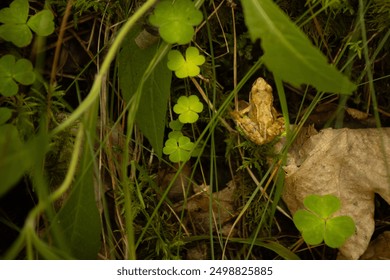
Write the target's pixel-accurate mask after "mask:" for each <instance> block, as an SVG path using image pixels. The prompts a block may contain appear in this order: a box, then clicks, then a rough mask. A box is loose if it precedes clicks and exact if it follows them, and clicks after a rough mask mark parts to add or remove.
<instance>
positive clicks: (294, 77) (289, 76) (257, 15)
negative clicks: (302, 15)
mask: <svg viewBox="0 0 390 280" xmlns="http://www.w3.org/2000/svg"><path fill="white" fill-rule="evenodd" d="M242 5H243V7H244V15H245V22H246V25H247V26H248V29H249V32H250V35H251V38H252V40H255V39H259V38H260V39H261V46H262V48H263V50H264V56H263V59H264V63H265V65H266V66H267V67H268V68H269V70H271V71H272V72H273V73H274V75H275V76H278V77H279V78H280V79H282V80H284V81H286V82H289V83H291V84H293V85H296V86H299V85H301V84H309V85H312V86H314V87H315V88H317V89H318V90H319V91H325V92H334V93H342V94H350V93H351V92H352V91H354V90H355V89H356V85H354V84H353V83H352V82H350V81H349V80H348V78H347V77H345V76H343V75H342V74H341V73H340V72H339V71H338V70H337V69H336V68H335V67H334V66H333V65H330V64H328V63H327V59H326V57H325V56H324V55H323V54H322V53H321V52H320V51H319V50H318V49H317V48H316V47H314V46H313V45H312V43H311V42H310V40H309V39H308V38H307V37H306V35H305V34H304V33H303V32H302V31H301V30H300V29H299V28H298V27H297V26H296V25H295V24H294V23H293V22H292V21H291V20H290V19H289V18H288V16H287V15H286V14H285V13H284V12H283V11H282V10H281V9H280V8H279V7H278V6H277V5H276V4H275V3H274V2H273V1H271V0H261V1H260V0H243V1H242Z"/></svg>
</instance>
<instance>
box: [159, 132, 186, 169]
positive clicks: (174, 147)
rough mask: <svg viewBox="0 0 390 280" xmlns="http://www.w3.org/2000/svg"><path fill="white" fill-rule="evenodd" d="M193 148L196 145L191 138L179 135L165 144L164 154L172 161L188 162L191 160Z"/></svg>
mask: <svg viewBox="0 0 390 280" xmlns="http://www.w3.org/2000/svg"><path fill="white" fill-rule="evenodd" d="M180 133H181V132H180ZM171 136H172V135H171ZM193 148H194V143H193V142H191V140H190V138H188V137H186V136H179V135H178V134H177V135H175V136H172V138H169V139H168V140H167V141H166V142H165V146H164V148H163V153H164V154H166V155H169V160H170V161H172V162H181V161H187V160H188V159H189V158H190V156H191V154H190V151H191V150H192V149H193Z"/></svg>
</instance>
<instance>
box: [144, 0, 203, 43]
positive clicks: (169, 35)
mask: <svg viewBox="0 0 390 280" xmlns="http://www.w3.org/2000/svg"><path fill="white" fill-rule="evenodd" d="M202 19H203V15H202V13H201V12H200V11H199V10H197V9H196V8H195V5H194V3H193V2H192V1H191V0H176V1H175V2H173V3H172V1H170V0H164V1H161V2H159V3H158V4H157V5H156V7H155V9H154V12H153V14H152V15H151V16H150V17H149V21H150V23H151V24H152V25H153V26H156V27H158V28H159V33H160V36H161V38H163V39H164V41H166V42H167V43H170V44H174V43H178V44H181V45H184V44H188V43H189V42H191V39H192V37H193V35H194V28H193V26H195V25H198V24H199V23H200V22H201V21H202Z"/></svg>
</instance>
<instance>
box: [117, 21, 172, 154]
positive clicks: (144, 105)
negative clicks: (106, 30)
mask: <svg viewBox="0 0 390 280" xmlns="http://www.w3.org/2000/svg"><path fill="white" fill-rule="evenodd" d="M139 32H140V29H139V28H134V30H133V31H132V32H130V33H129V34H128V36H127V38H126V39H125V41H124V43H123V44H122V49H121V51H120V53H119V56H118V64H119V70H118V71H119V81H120V84H119V85H120V88H121V91H122V95H123V98H124V100H125V101H126V102H129V100H130V99H131V97H132V96H133V95H134V93H135V92H136V90H137V88H138V85H139V83H140V81H141V78H142V75H143V74H144V72H145V70H146V68H147V66H148V65H149V63H150V61H151V60H152V58H153V56H154V55H155V53H156V51H157V49H158V46H157V45H154V46H151V47H149V48H147V49H140V48H139V47H138V46H137V45H136V43H135V41H134V39H135V37H136V36H137V35H138V33H139ZM166 63H167V60H166V58H164V59H163V60H162V61H161V62H160V63H159V64H158V65H157V67H156V68H155V70H154V72H153V74H152V75H151V76H150V77H149V78H148V80H147V81H146V82H145V84H144V86H143V91H142V96H141V100H140V104H139V107H138V111H137V115H136V122H137V124H138V127H139V128H140V129H141V131H142V133H143V134H144V135H145V137H146V138H147V139H148V140H149V142H150V144H151V145H152V147H153V148H154V151H155V152H156V154H157V155H158V156H161V155H162V148H163V143H164V131H165V119H166V112H167V106H168V98H169V95H170V87H171V79H172V72H171V71H170V70H169V69H168V68H167V67H166Z"/></svg>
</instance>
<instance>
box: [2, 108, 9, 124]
mask: <svg viewBox="0 0 390 280" xmlns="http://www.w3.org/2000/svg"><path fill="white" fill-rule="evenodd" d="M11 116H12V110H11V109H8V108H4V107H0V125H2V124H4V123H6V122H7V121H8V120H9V119H10V118H11Z"/></svg>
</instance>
